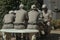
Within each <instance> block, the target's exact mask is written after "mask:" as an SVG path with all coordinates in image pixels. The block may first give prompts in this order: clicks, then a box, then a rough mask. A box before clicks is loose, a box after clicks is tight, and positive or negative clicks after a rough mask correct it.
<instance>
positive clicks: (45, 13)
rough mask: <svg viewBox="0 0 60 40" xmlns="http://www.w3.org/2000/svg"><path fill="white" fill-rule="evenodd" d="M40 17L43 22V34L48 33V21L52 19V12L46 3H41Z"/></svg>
mask: <svg viewBox="0 0 60 40" xmlns="http://www.w3.org/2000/svg"><path fill="white" fill-rule="evenodd" d="M42 18H43V23H44V32H45V35H48V34H49V33H50V29H51V27H50V22H51V19H52V12H51V10H49V9H48V8H47V6H46V4H43V5H42Z"/></svg>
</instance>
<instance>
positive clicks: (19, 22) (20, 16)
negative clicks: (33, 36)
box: [14, 3, 27, 40]
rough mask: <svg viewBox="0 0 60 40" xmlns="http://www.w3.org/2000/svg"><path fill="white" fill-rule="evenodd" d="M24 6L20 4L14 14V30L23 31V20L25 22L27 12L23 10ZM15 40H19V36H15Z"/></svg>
mask: <svg viewBox="0 0 60 40" xmlns="http://www.w3.org/2000/svg"><path fill="white" fill-rule="evenodd" d="M23 8H24V5H23V4H22V3H21V4H20V6H19V10H17V11H15V13H16V18H15V22H14V29H25V20H26V15H27V11H25V10H24V9H23ZM16 37H17V40H20V39H21V34H17V36H16Z"/></svg>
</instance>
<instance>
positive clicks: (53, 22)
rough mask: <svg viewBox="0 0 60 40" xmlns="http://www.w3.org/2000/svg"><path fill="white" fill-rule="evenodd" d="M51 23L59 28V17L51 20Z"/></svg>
mask: <svg viewBox="0 0 60 40" xmlns="http://www.w3.org/2000/svg"><path fill="white" fill-rule="evenodd" d="M51 25H52V26H54V27H56V28H60V19H59V20H58V19H57V20H52V21H51Z"/></svg>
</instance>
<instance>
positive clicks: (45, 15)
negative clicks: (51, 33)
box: [42, 10, 52, 21]
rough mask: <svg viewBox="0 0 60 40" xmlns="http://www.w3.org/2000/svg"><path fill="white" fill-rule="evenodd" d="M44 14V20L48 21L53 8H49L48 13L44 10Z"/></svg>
mask: <svg viewBox="0 0 60 40" xmlns="http://www.w3.org/2000/svg"><path fill="white" fill-rule="evenodd" d="M42 13H43V14H42V16H43V21H48V20H49V18H51V17H52V12H51V10H48V11H47V13H45V12H44V11H42Z"/></svg>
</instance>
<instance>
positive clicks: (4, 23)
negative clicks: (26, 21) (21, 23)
mask: <svg viewBox="0 0 60 40" xmlns="http://www.w3.org/2000/svg"><path fill="white" fill-rule="evenodd" d="M4 24H13V23H4Z"/></svg>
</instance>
